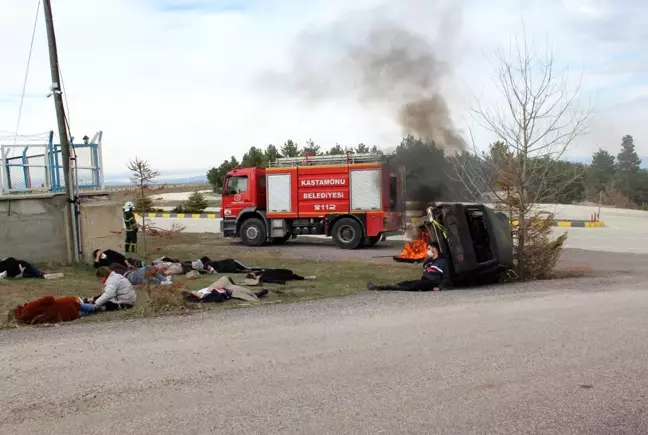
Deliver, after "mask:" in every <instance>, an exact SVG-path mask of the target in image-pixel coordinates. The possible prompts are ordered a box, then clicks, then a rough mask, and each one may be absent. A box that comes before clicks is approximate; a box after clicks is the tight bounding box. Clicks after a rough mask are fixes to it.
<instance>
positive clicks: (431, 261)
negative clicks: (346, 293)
mask: <svg viewBox="0 0 648 435" xmlns="http://www.w3.org/2000/svg"><path fill="white" fill-rule="evenodd" d="M447 270H448V262H447V261H446V259H445V258H443V257H441V256H440V255H439V243H437V242H432V243H430V244H429V245H428V251H427V258H426V259H425V261H424V262H423V275H422V276H421V278H420V279H417V280H413V281H402V282H399V283H396V284H387V285H373V284H372V283H368V284H367V289H368V290H400V291H409V292H426V291H437V292H438V291H440V290H441V285H442V284H443V282H444V274H445V273H447ZM446 276H447V275H446Z"/></svg>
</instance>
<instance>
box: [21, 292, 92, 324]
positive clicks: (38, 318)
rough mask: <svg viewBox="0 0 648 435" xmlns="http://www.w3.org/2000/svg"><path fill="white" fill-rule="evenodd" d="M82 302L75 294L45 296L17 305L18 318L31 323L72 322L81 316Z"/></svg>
mask: <svg viewBox="0 0 648 435" xmlns="http://www.w3.org/2000/svg"><path fill="white" fill-rule="evenodd" d="M80 306H81V302H80V301H79V298H76V297H74V296H63V297H60V298H55V297H54V296H45V297H44V298H40V299H36V300H33V301H31V302H28V303H26V304H25V305H22V306H18V307H16V319H18V320H19V321H21V322H24V323H28V324H31V325H35V324H42V323H58V322H70V321H72V320H76V319H78V318H79V317H81V316H80V314H79V308H80Z"/></svg>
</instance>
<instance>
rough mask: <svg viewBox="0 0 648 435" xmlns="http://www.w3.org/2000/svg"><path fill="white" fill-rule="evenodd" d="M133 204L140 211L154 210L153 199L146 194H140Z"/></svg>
mask: <svg viewBox="0 0 648 435" xmlns="http://www.w3.org/2000/svg"><path fill="white" fill-rule="evenodd" d="M133 205H134V206H135V211H136V212H138V213H150V212H152V211H153V200H152V199H151V197H150V196H148V195H146V194H144V195H138V196H137V198H135V201H133Z"/></svg>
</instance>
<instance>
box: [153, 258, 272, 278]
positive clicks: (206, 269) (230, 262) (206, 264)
mask: <svg viewBox="0 0 648 435" xmlns="http://www.w3.org/2000/svg"><path fill="white" fill-rule="evenodd" d="M153 264H160V265H161V264H163V265H165V266H167V267H169V266H171V265H174V266H177V265H179V266H180V267H182V269H183V270H182V272H180V271H178V272H177V273H173V274H174V275H179V274H180V273H187V272H189V271H192V270H197V271H199V272H202V273H208V274H215V273H247V272H252V271H260V270H263V268H261V267H250V266H246V265H244V264H243V263H241V262H240V261H236V260H234V259H232V258H226V259H223V260H215V261H212V260H211V259H210V258H209V257H207V256H204V257H201V258H199V259H198V260H193V261H192V260H188V261H181V260H178V259H175V258H170V257H161V258H158V259H156V260H153ZM174 272H175V269H174Z"/></svg>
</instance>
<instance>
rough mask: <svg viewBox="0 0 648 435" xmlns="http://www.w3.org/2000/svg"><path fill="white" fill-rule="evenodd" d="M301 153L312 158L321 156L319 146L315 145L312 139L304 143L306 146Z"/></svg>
mask: <svg viewBox="0 0 648 435" xmlns="http://www.w3.org/2000/svg"><path fill="white" fill-rule="evenodd" d="M302 153H309V154H311V155H314V156H319V155H321V154H322V152H321V150H320V146H319V145H317V144H315V142H313V140H312V139H308V140H307V141H306V146H304V149H303V151H302Z"/></svg>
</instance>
